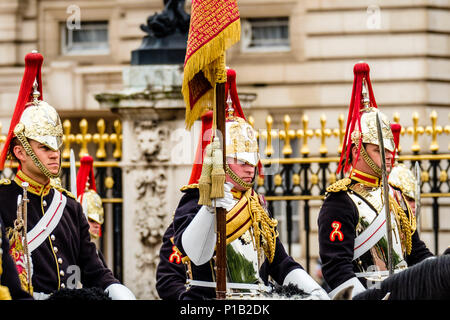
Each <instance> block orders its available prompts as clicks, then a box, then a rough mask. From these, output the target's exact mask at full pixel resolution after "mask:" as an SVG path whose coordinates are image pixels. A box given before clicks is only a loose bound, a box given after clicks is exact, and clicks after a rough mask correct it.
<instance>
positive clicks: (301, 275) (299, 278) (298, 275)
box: [283, 268, 330, 300]
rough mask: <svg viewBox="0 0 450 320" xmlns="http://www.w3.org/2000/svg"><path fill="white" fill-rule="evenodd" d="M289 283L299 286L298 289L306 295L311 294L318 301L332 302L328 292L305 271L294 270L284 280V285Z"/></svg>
mask: <svg viewBox="0 0 450 320" xmlns="http://www.w3.org/2000/svg"><path fill="white" fill-rule="evenodd" d="M289 283H292V284H295V285H297V287H298V288H299V289H301V290H303V291H304V292H306V293H309V294H310V295H311V296H312V297H314V298H315V299H317V300H330V297H329V296H328V294H327V293H326V291H325V290H324V289H323V288H322V287H321V286H320V285H319V284H318V283H317V282H316V281H315V280H314V279H313V278H312V277H311V276H310V275H309V274H308V273H307V272H306V271H305V270H303V269H300V268H298V269H294V270H292V271H291V272H289V273H288V274H287V275H286V277H285V278H284V281H283V285H284V286H287V285H288V284H289Z"/></svg>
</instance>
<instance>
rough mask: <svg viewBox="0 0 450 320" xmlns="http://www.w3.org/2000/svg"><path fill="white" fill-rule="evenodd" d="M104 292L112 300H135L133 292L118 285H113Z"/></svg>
mask: <svg viewBox="0 0 450 320" xmlns="http://www.w3.org/2000/svg"><path fill="white" fill-rule="evenodd" d="M105 292H106V293H107V294H108V297H110V298H111V299H112V300H136V297H135V296H134V294H133V292H131V290H130V289H128V288H127V287H125V286H124V285H123V284H120V283H113V284H111V285H109V286H108V287H107V288H106V289H105Z"/></svg>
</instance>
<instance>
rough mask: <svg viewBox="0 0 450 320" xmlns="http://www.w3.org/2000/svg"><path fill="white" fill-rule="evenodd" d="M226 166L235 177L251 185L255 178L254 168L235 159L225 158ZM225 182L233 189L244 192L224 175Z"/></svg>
mask: <svg viewBox="0 0 450 320" xmlns="http://www.w3.org/2000/svg"><path fill="white" fill-rule="evenodd" d="M227 163H228V166H229V167H230V169H231V170H233V172H234V173H236V175H237V176H238V177H239V178H241V179H242V180H244V181H245V182H247V183H251V182H252V181H253V178H254V177H255V167H254V166H252V165H251V164H248V163H245V162H243V161H240V160H237V159H235V158H227ZM226 181H227V182H231V183H232V184H233V185H234V188H235V189H237V190H239V191H244V190H245V189H244V188H243V187H242V186H240V185H238V184H237V183H236V182H234V181H233V180H232V179H231V178H230V177H229V176H228V175H226Z"/></svg>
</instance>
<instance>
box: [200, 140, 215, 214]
mask: <svg viewBox="0 0 450 320" xmlns="http://www.w3.org/2000/svg"><path fill="white" fill-rule="evenodd" d="M211 171H212V146H211V143H210V144H208V145H207V146H206V148H205V158H204V159H203V166H202V174H201V175H200V179H198V191H199V193H200V197H199V199H198V204H200V205H206V206H210V205H211V197H210V194H211Z"/></svg>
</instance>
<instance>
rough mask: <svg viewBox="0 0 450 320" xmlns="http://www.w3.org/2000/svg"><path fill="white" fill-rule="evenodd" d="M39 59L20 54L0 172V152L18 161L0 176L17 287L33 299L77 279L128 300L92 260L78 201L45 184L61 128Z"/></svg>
mask: <svg viewBox="0 0 450 320" xmlns="http://www.w3.org/2000/svg"><path fill="white" fill-rule="evenodd" d="M42 63H43V57H42V55H41V54H40V53H38V52H35V51H33V52H31V53H29V54H27V55H26V56H25V73H24V76H23V79H22V83H21V87H20V91H19V96H18V99H17V103H16V107H15V109H14V113H13V116H12V119H11V123H10V128H9V132H8V135H7V138H6V142H5V145H4V147H3V150H2V153H1V155H0V169H3V168H4V164H5V161H6V160H7V157H10V158H15V159H16V160H17V161H18V162H19V169H18V171H17V173H16V175H15V178H14V179H13V180H12V181H11V180H2V183H1V187H0V188H1V192H0V202H1V203H2V206H1V208H0V215H1V217H2V220H3V222H4V224H5V228H6V230H7V233H8V238H9V240H10V250H9V253H10V254H11V256H12V257H13V258H14V262H15V264H16V267H17V271H18V274H19V278H20V280H21V284H22V287H23V288H24V290H26V291H28V292H29V293H30V294H32V295H33V297H34V298H35V299H46V298H48V297H49V296H50V295H51V294H52V293H53V292H56V291H58V290H60V289H63V288H71V286H72V285H73V284H75V283H76V282H77V281H76V280H78V281H80V282H81V283H82V284H83V286H84V287H85V288H90V287H96V288H101V289H102V290H105V292H107V293H108V295H109V296H110V297H111V298H112V299H134V295H133V294H132V293H131V291H130V290H129V289H128V288H126V287H125V286H123V285H122V284H120V283H119V281H118V280H117V279H116V278H115V277H114V276H113V274H112V272H111V270H109V269H108V268H106V267H105V266H104V265H103V264H102V262H101V261H100V259H99V258H98V255H97V253H96V249H95V245H94V244H93V243H92V242H91V241H90V236H89V224H88V222H87V220H86V218H85V216H84V214H83V210H82V207H81V205H80V204H79V203H78V202H77V201H76V199H75V198H74V196H73V195H72V194H71V193H70V192H68V191H67V190H65V189H63V188H61V187H60V186H58V185H57V184H54V183H53V181H54V179H56V178H58V177H59V174H60V170H61V157H60V147H61V144H62V137H63V130H62V125H61V120H60V117H59V115H58V113H57V112H56V110H55V108H53V107H52V106H50V105H49V104H48V103H46V102H45V101H43V96H42V78H41V66H42ZM18 199H19V200H18Z"/></svg>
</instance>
